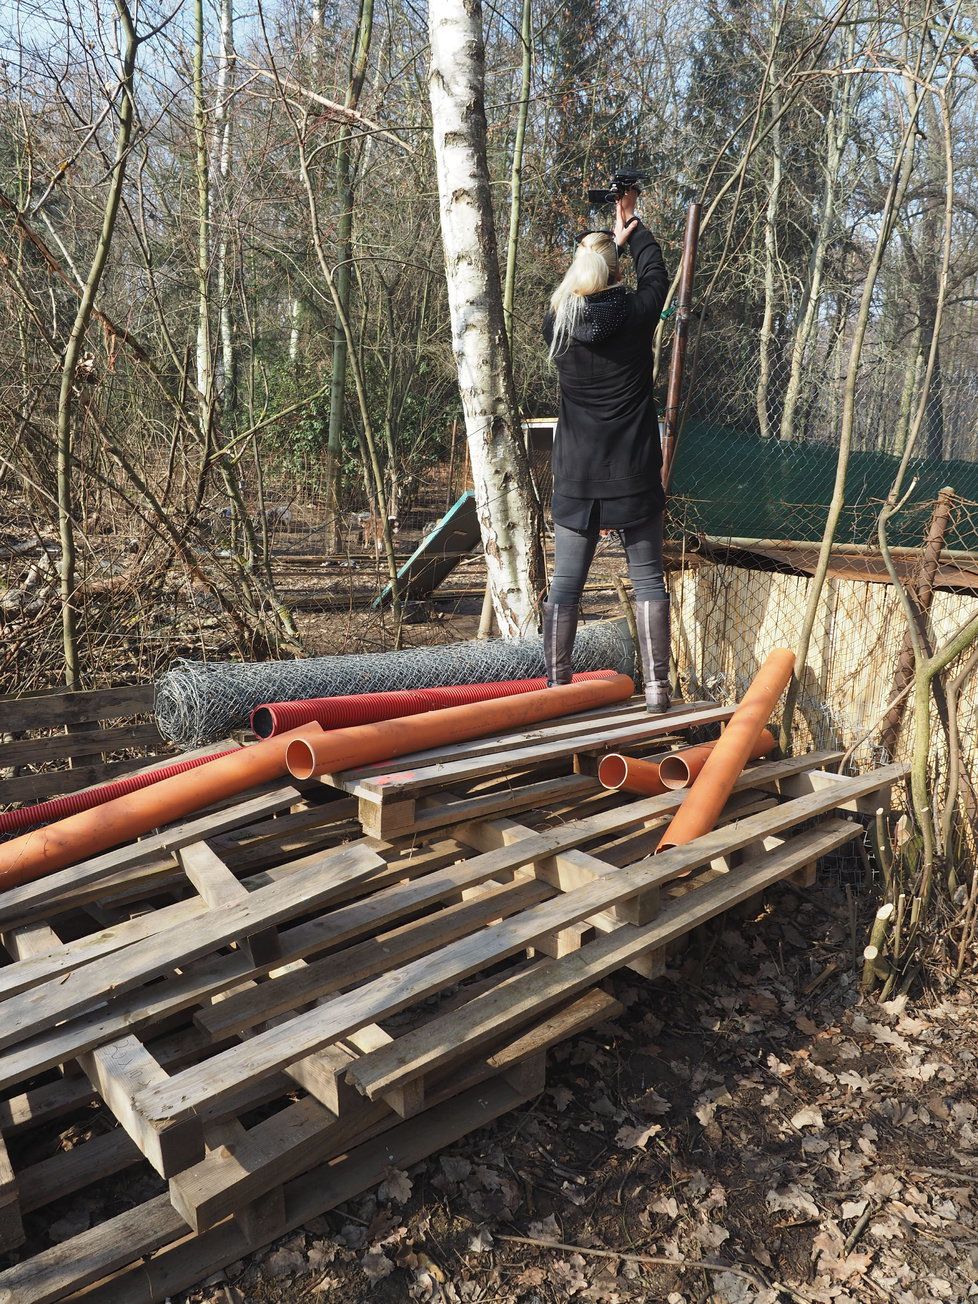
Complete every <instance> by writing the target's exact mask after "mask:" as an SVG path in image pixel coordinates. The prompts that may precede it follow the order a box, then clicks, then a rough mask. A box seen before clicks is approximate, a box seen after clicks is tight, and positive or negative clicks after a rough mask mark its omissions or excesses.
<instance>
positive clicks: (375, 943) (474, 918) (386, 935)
mask: <svg viewBox="0 0 978 1304" xmlns="http://www.w3.org/2000/svg"><path fill="white" fill-rule="evenodd" d="M552 895H553V889H552V888H550V887H549V886H548V885H547V884H546V883H535V882H532V881H524V882H517V883H500V884H498V885H493V886H491V887H489V888H488V889H486V890H485V892H484V895H482V896H480V897H478V898H476V899H474V900H465V901H460V902H459V903H458V904H457V905H453V906H448V907H446V908H445V909H444V910H438V911H437V913H435V914H434V915H429V916H426V917H424V918H422V919H415V920H412V921H411V922H410V923H407V924H402V925H401V926H400V927H399V928H394V929H390V930H389V931H387V932H382V933H379V934H378V936H377V937H375V938H374V937H371V938H368V940H367V941H365V942H360V943H359V944H358V945H356V946H351V947H349V948H348V949H347V950H345V951H339V952H336V953H334V954H331V955H330V956H328V957H327V958H326V959H324V960H315V961H313V962H312V963H310V964H307V965H305V966H304V967H303V968H302V969H294V970H292V971H291V972H289V973H285V974H282V976H281V977H276V976H274V975H273V976H272V978H271V980H270V981H269V982H266V983H261V984H259V985H258V986H256V987H253V988H249V989H247V990H246V991H241V992H238V993H236V994H235V995H233V996H229V997H228V998H227V1000H224V1001H221V1002H220V1004H218V1005H213V1006H208V1007H206V1008H204V1009H202V1010H200V1011H198V1013H197V1014H196V1015H195V1016H194V1018H195V1021H196V1023H197V1025H198V1027H201V1028H203V1029H205V1030H206V1031H207V1033H208V1034H209V1035H210V1036H211V1037H213V1038H214V1039H215V1040H219V1039H221V1038H224V1037H229V1036H233V1035H234V1034H235V1033H238V1032H243V1031H244V1030H246V1029H247V1028H252V1027H254V1026H255V1025H256V1024H258V1023H262V1022H264V1021H265V1020H267V1019H272V1018H274V1017H275V1016H276V1015H278V1014H285V1013H287V1012H289V1011H291V1010H295V1009H298V1008H299V1007H300V1006H302V1005H305V1004H308V1003H309V1002H311V1001H313V1000H316V999H317V998H318V997H321V996H327V995H329V994H330V993H331V992H335V991H339V990H340V988H342V987H352V986H353V985H354V984H355V983H358V982H363V981H364V979H366V978H370V977H373V976H374V975H375V974H377V973H382V972H383V971H384V970H391V969H393V968H394V967H395V966H397V965H400V964H403V963H404V962H405V961H407V960H413V959H416V958H417V956H419V955H423V954H425V952H427V951H431V950H433V949H434V948H435V947H437V946H442V945H444V944H445V943H446V942H449V941H454V940H455V939H456V938H458V937H463V936H465V934H466V933H469V932H472V931H473V930H474V929H476V928H480V927H483V926H485V925H486V924H489V923H491V922H492V921H493V920H496V919H506V918H508V917H509V916H510V915H512V914H516V913H517V912H518V911H520V910H525V909H526V908H527V907H528V906H531V905H535V904H536V903H537V902H538V901H545V900H547V898H548V897H550V896H552Z"/></svg>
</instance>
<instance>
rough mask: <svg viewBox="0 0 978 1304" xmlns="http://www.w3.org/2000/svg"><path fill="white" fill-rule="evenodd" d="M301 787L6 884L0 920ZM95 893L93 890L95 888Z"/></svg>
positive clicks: (296, 795)
mask: <svg viewBox="0 0 978 1304" xmlns="http://www.w3.org/2000/svg"><path fill="white" fill-rule="evenodd" d="M300 798H301V793H300V792H299V790H298V789H297V788H293V787H292V786H291V784H286V785H284V786H279V787H276V788H273V789H272V790H271V791H269V792H264V793H260V794H259V795H257V796H253V797H249V798H248V799H247V800H246V801H242V802H236V803H235V804H234V805H232V806H229V807H227V808H226V809H225V810H223V811H221V812H218V813H214V812H208V813H206V814H203V815H200V816H195V817H194V819H192V820H188V821H187V822H185V823H183V824H173V825H171V826H170V827H169V828H167V829H163V830H162V831H161V832H159V833H154V834H150V835H149V836H148V837H146V838H143V839H141V840H140V841H139V842H131V843H127V844H126V845H125V846H123V847H117V848H116V849H115V850H114V851H106V852H104V853H103V854H102V855H100V856H95V857H94V858H93V859H91V860H85V861H82V862H80V863H79V864H77V865H73V866H72V867H71V868H70V869H63V870H59V871H58V872H57V873H54V874H48V875H47V876H46V877H45V878H41V879H37V880H36V881H35V882H33V883H25V884H24V885H23V887H14V888H8V890H7V891H6V892H3V893H0V924H2V925H4V926H5V927H13V926H14V924H15V923H20V922H25V921H28V920H30V919H31V918H33V917H35V916H37V915H44V914H45V913H46V911H47V909H48V907H49V906H50V904H51V902H52V901H55V900H56V899H57V897H58V896H59V894H60V893H61V892H64V891H66V890H67V891H69V892H72V893H74V894H75V896H74V899H75V900H77V899H78V897H77V893H78V891H79V889H80V888H82V887H84V886H85V885H88V884H97V883H98V882H99V881H100V880H101V879H103V878H107V877H109V875H111V874H115V873H118V872H119V871H120V870H123V869H128V868H131V867H134V866H137V865H141V864H143V863H144V862H145V861H147V860H151V859H153V857H154V856H158V855H159V853H160V852H161V851H176V850H177V849H178V848H179V847H183V846H186V844H187V843H188V842H196V841H198V840H199V839H200V838H206V837H208V836H210V835H211V834H214V833H222V832H224V831H226V830H227V829H232V828H235V827H236V826H238V825H241V824H247V823H248V822H249V821H251V820H253V819H257V818H259V817H260V816H262V815H267V814H269V813H270V812H272V811H275V810H283V809H285V808H287V807H289V806H291V805H292V804H293V802H296V801H299V800H300ZM96 895H97V893H96Z"/></svg>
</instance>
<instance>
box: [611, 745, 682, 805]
mask: <svg viewBox="0 0 978 1304" xmlns="http://www.w3.org/2000/svg"><path fill="white" fill-rule="evenodd" d="M598 782H599V783H600V784H601V786H602V787H604V788H610V789H611V790H612V792H634V793H638V794H640V795H641V796H643V797H658V795H659V794H660V793H662V792H665V791H666V786H665V784H664V783H663V782H662V780H661V778H660V777H659V765H658V762H656V761H640V760H636V758H635V757H634V756H622V755H621V754H620V753H619V752H609V753H608V754H607V756H602V757H601V760H600V762H599V764H598Z"/></svg>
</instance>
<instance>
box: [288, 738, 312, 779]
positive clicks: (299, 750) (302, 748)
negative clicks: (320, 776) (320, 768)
mask: <svg viewBox="0 0 978 1304" xmlns="http://www.w3.org/2000/svg"><path fill="white" fill-rule="evenodd" d="M285 764H286V767H287V769H288V771H289V773H290V774H291V775H292V777H293V779H311V778H312V777H313V775H314V773H315V771H316V754H315V752H314V751H313V749H312V746H311V745H310V744H309V743H307V742H306V740H305V739H304V738H293V740H292V742H290V743H289V745H288V747H287V748H286V749H285Z"/></svg>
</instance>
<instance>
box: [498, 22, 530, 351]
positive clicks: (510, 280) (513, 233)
mask: <svg viewBox="0 0 978 1304" xmlns="http://www.w3.org/2000/svg"><path fill="white" fill-rule="evenodd" d="M532 17H533V0H523V20H522V23H521V25H520V43H521V45H522V47H523V62H522V69H521V78H520V105H519V110H518V113H517V118H516V137H515V139H514V141H513V168H512V172H511V174H510V182H509V187H510V200H509V243H508V244H507V246H506V284H505V286H504V288H503V314H504V316H505V319H506V335H507V337H508V339H509V347H510V349H511V350H512V347H513V297H514V294H515V292H516V256H517V253H518V251H519V243H520V206H521V201H522V198H523V144H524V141H525V140H526V119H527V116H528V114H529V108H530V76H531V73H532V71H533V24H532Z"/></svg>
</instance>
